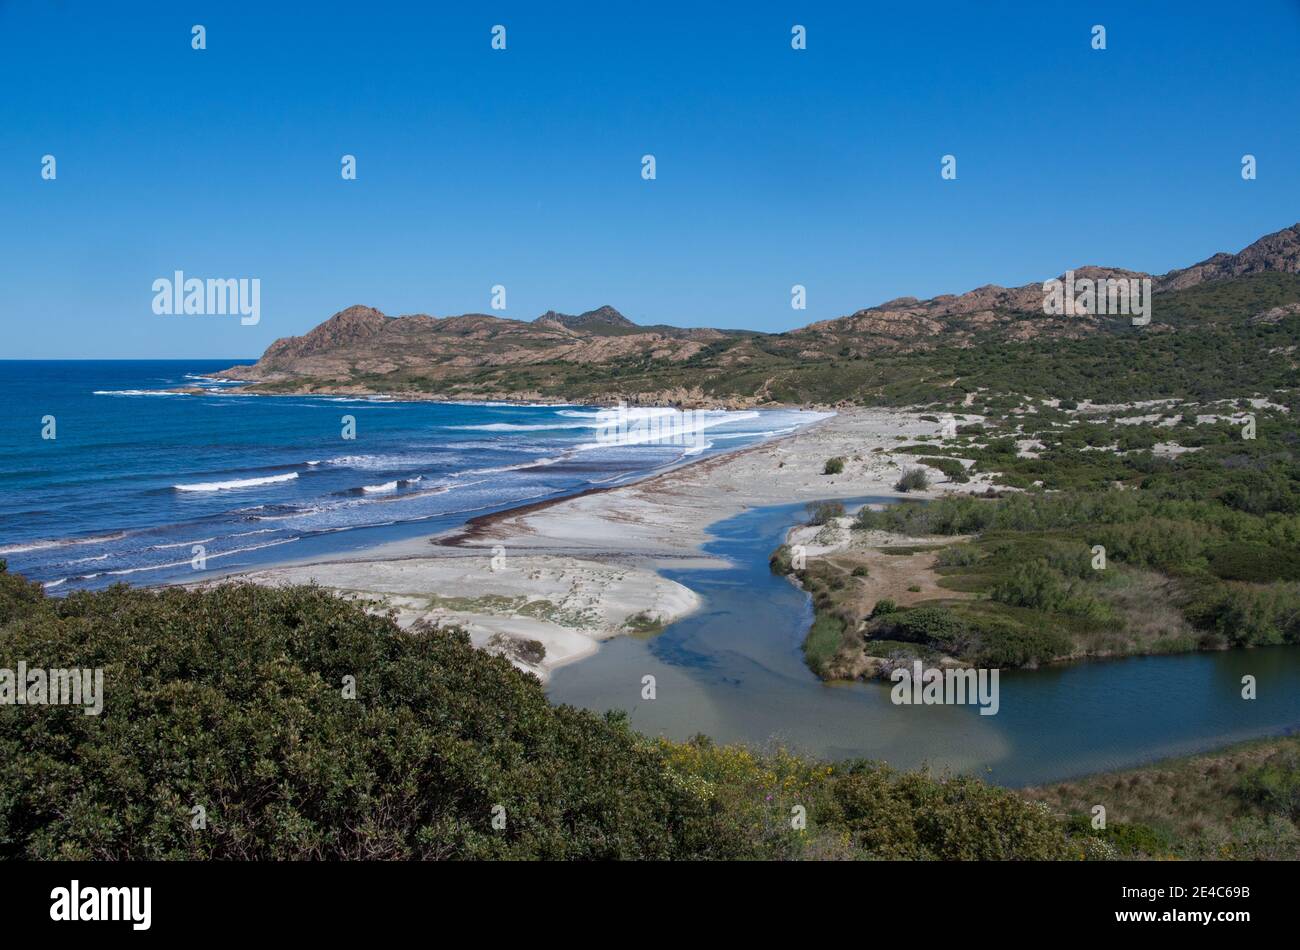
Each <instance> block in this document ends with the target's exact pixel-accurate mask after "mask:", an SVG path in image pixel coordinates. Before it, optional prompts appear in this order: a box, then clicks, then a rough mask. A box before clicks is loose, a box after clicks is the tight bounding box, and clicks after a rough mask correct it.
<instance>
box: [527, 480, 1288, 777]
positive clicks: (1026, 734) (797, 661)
mask: <svg viewBox="0 0 1300 950" xmlns="http://www.w3.org/2000/svg"><path fill="white" fill-rule="evenodd" d="M859 501H870V502H876V501H878V502H889V501H893V499H886V498H869V499H859ZM803 511H804V506H803V505H802V504H799V505H782V506H776V507H768V508H759V509H755V510H752V511H748V512H745V513H744V514H741V515H738V516H736V517H734V518H730V519H728V520H726V521H722V522H719V523H718V524H716V525H714V526H713V527H712V528H711V529H710V532H711V533H712V534H713V535H714V538H715V539H714V540H712V541H710V542H709V543H708V544H706V545H705V550H706V551H707V552H708V553H710V554H713V555H715V556H717V557H720V558H724V559H726V561H728V562H729V566H726V567H720V568H714V569H691V570H664V571H663V572H662V573H663V574H664V575H665V576H666V577H670V578H672V579H673V580H675V581H678V582H679V583H681V584H684V585H686V586H687V587H689V588H691V589H692V590H694V591H696V592H697V593H698V594H699V595H700V596H701V598H702V599H703V600H704V605H703V607H702V608H701V609H700V610H699V611H697V612H696V613H695V614H692V615H691V616H689V617H686V618H684V619H682V620H680V621H678V622H677V623H674V624H672V625H670V626H669V627H667V628H666V629H665V630H664V631H663V633H661V634H659V635H658V636H656V637H653V638H649V639H636V638H633V637H620V638H616V639H614V640H610V641H608V642H606V643H603V644H602V645H601V648H600V650H599V651H598V652H597V653H595V654H594V655H593V656H591V657H589V658H587V659H584V660H581V661H579V662H578V663H575V664H572V665H570V666H565V667H561V668H559V669H557V670H555V671H554V673H553V674H552V677H551V681H550V684H549V687H548V693H549V695H550V697H551V699H552V700H553V701H554V702H557V703H569V704H572V705H574V706H581V707H585V708H588V709H593V710H596V711H599V712H604V711H605V710H607V709H622V710H626V711H627V712H628V713H629V715H630V718H631V722H632V725H633V727H634V728H636V729H638V730H639V731H641V732H644V733H646V734H648V735H656V736H657V735H664V736H667V737H669V738H672V739H686V738H689V737H690V736H692V735H695V734H697V733H703V734H705V735H708V736H710V737H712V738H713V739H715V740H717V741H719V742H743V743H748V744H752V745H756V746H759V747H770V746H772V745H774V744H783V745H785V746H786V747H788V748H790V749H792V750H794V751H797V752H801V753H804V754H807V755H811V756H816V757H819V758H826V759H836V760H838V759H848V758H870V759H877V760H882V761H886V762H888V763H890V764H891V765H894V766H897V767H900V768H917V767H920V766H927V765H928V766H930V767H931V768H932V769H935V770H948V771H952V772H963V773H970V774H974V775H978V776H980V777H982V778H985V779H986V780H988V781H991V782H995V783H997V784H1000V785H1006V786H1010V787H1018V786H1023V785H1033V784H1040V783H1044V782H1051V781H1058V780H1063V779H1068V778H1074V777H1077V776H1080V775H1086V774H1091V773H1095V772H1101V771H1109V770H1114V769H1122V768H1128V767H1132V766H1135V765H1139V764H1142V763H1145V762H1150V761H1153V760H1156V759H1161V758H1166V757H1169V756H1176V755H1187V754H1191V753H1194V752H1200V751H1204V750H1206V749H1211V748H1215V747H1219V746H1223V745H1227V744H1229V743H1232V742H1237V741H1241V740H1244V739H1248V738H1252V737H1256V736H1264V735H1276V734H1280V733H1285V732H1288V731H1290V730H1293V729H1295V728H1297V727H1300V650H1297V649H1294V648H1288V647H1270V648H1261V649H1254V650H1232V651H1222V652H1215V653H1193V654H1180V655H1173V656H1152V657H1133V658H1127V659H1119V660H1108V661H1085V662H1080V663H1075V664H1070V665H1063V666H1058V667H1051V668H1046V669H1040V670H1019V671H1004V672H1003V673H1002V674H1001V677H1000V680H1001V681H1000V707H999V710H998V712H997V714H996V715H992V716H981V715H980V714H979V710H978V708H977V707H976V706H943V705H932V706H925V705H917V706H902V705H894V703H893V702H891V699H890V687H889V686H888V685H887V684H882V683H878V682H872V683H841V684H825V683H822V682H821V681H820V680H818V679H817V677H816V676H814V675H813V674H812V673H811V672H810V671H809V670H808V668H807V667H806V666H805V664H804V661H803V655H802V652H801V650H800V646H801V644H802V641H803V636H804V633H805V631H806V630H807V629H808V626H809V624H811V622H812V606H811V603H810V602H809V598H808V596H807V595H806V594H805V593H804V592H803V591H801V590H799V589H797V588H796V587H794V585H792V584H790V583H789V582H788V581H787V580H785V579H784V578H782V577H778V576H776V575H774V574H772V573H771V571H770V569H769V567H768V557H769V555H770V554H771V552H772V551H773V550H774V549H775V548H776V547H777V546H778V545H779V544H781V542H782V541H783V540H784V537H785V532H786V530H787V529H788V528H789V527H790V526H791V525H792V524H795V523H796V522H799V521H800V520H802V515H803ZM648 675H649V676H654V677H655V698H654V699H643V698H642V691H643V679H642V678H643V677H645V676H648ZM1247 675H1250V676H1254V677H1255V680H1256V685H1257V696H1258V698H1256V699H1252V700H1248V699H1243V698H1242V695H1241V693H1242V677H1244V676H1247Z"/></svg>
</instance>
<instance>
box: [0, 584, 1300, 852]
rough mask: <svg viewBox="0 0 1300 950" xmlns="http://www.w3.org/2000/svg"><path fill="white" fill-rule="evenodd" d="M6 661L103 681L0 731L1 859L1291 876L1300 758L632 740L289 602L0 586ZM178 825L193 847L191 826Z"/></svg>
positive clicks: (257, 591) (422, 650)
mask: <svg viewBox="0 0 1300 950" xmlns="http://www.w3.org/2000/svg"><path fill="white" fill-rule="evenodd" d="M912 613H913V614H914V615H915V613H916V612H915V611H913V612H912ZM887 614H888V611H886V615H887ZM18 659H23V660H25V661H26V662H27V664H28V665H29V667H36V666H44V667H51V666H55V667H83V668H87V667H102V668H103V669H104V681H105V697H104V698H105V702H104V708H103V712H102V714H101V715H99V716H86V715H84V714H83V712H82V711H81V708H80V707H71V706H21V707H20V706H13V705H7V706H0V857H3V858H8V859H15V858H28V859H42V860H45V859H52V860H63V859H89V860H148V859H163V860H169V859H250V858H254V859H304V858H305V859H326V860H330V859H403V858H431V859H436V858H443V859H456V858H460V859H466V858H468V859H474V858H524V859H530V858H546V859H591V858H616V859H633V858H652V859H673V858H679V859H719V860H725V859H800V858H841V859H862V858H877V859H879V858H893V859H942V860H1057V859H1069V860H1077V859H1079V858H1109V857H1115V856H1119V857H1164V856H1168V855H1185V856H1201V855H1204V856H1209V857H1219V858H1252V857H1260V856H1270V857H1295V856H1296V854H1297V845H1296V841H1297V838H1296V832H1295V825H1294V822H1295V821H1296V820H1297V812H1296V808H1297V804H1296V803H1297V791H1296V789H1297V783H1296V774H1297V769H1296V764H1297V755H1298V754H1300V753H1298V752H1297V745H1298V743H1300V740H1295V739H1291V740H1275V741H1274V742H1273V743H1272V744H1271V745H1252V746H1249V747H1245V751H1243V752H1234V751H1232V750H1229V752H1227V753H1220V754H1216V756H1213V757H1202V758H1200V759H1195V760H1187V761H1186V762H1185V763H1173V764H1169V763H1164V764H1161V765H1159V766H1155V767H1152V768H1150V769H1146V770H1139V771H1137V772H1133V773H1125V774H1124V775H1122V776H1098V777H1095V778H1093V779H1089V780H1087V781H1085V782H1075V783H1066V784H1063V785H1059V786H1054V787H1052V788H1050V789H1034V790H1029V791H1028V792H1026V793H1021V792H1015V791H1010V790H1006V789H1001V788H997V787H993V786H988V785H986V784H984V783H982V782H980V781H979V780H978V779H975V778H970V777H952V776H935V775H931V774H929V773H927V772H925V771H915V772H902V771H898V770H895V769H891V768H889V767H888V766H885V765H882V764H879V763H873V762H866V761H851V762H842V763H833V764H832V763H826V762H819V761H815V760H810V759H807V758H804V757H801V756H798V755H794V754H792V753H790V752H788V751H785V750H782V749H779V748H777V749H773V750H771V751H768V752H759V751H755V750H753V749H750V748H745V747H741V746H720V745H715V744H714V743H712V742H711V741H709V740H708V739H707V738H705V737H702V736H701V737H696V738H695V739H693V740H691V741H688V742H670V741H665V740H656V739H651V738H648V737H646V736H643V735H640V734H639V733H637V732H635V731H633V730H632V729H631V728H630V727H629V725H628V722H627V719H626V716H625V715H623V714H621V713H609V714H606V715H604V716H600V715H596V714H594V713H591V712H588V711H585V710H578V709H573V708H572V707H568V706H553V705H551V704H550V703H549V702H548V701H547V699H546V696H545V693H544V692H543V690H542V688H541V684H540V683H538V681H537V680H536V679H535V678H534V677H532V676H531V675H529V674H525V673H522V672H520V671H519V670H517V669H516V668H515V667H513V666H511V665H510V663H509V662H507V661H506V660H505V659H503V658H501V657H498V656H493V655H491V654H489V653H486V652H484V651H481V650H476V649H474V648H473V647H472V646H470V644H469V640H468V638H467V637H466V636H465V634H464V633H462V632H461V631H459V630H456V629H443V628H434V627H421V628H419V629H415V630H409V631H403V630H401V629H400V628H398V627H397V626H396V624H395V623H394V622H393V620H392V619H391V617H389V616H386V615H382V614H377V613H374V612H368V611H367V610H366V609H365V605H362V604H359V603H355V602H347V601H343V600H341V599H339V598H337V597H335V596H334V595H332V594H330V593H328V592H326V591H324V590H321V589H319V588H314V587H284V588H274V589H273V588H266V587H258V586H255V585H249V584H222V585H218V586H215V587H212V588H208V589H204V590H197V591H187V590H181V589H169V590H163V591H159V592H149V591H142V590H133V589H131V588H128V587H126V586H124V585H121V586H117V587H113V588H109V589H107V590H102V591H97V592H76V593H73V594H71V595H69V596H68V597H66V598H61V599H60V598H49V597H46V596H45V595H44V593H43V592H42V590H41V588H40V585H38V584H34V583H29V582H27V581H26V580H24V579H23V578H22V577H19V576H17V575H13V574H9V573H7V572H6V571H4V570H3V563H2V562H0V666H3V667H5V668H9V669H12V668H14V667H15V666H16V663H17V661H18ZM348 676H351V677H355V682H356V693H355V698H346V696H345V694H344V691H343V689H342V685H343V683H344V677H348ZM1170 770H1174V772H1175V776H1176V778H1177V776H1183V775H1185V774H1187V773H1189V772H1190V771H1191V770H1196V771H1198V773H1199V774H1206V775H1211V776H1214V783H1213V784H1212V785H1210V786H1208V787H1207V788H1208V790H1206V789H1201V790H1196V789H1192V790H1190V791H1188V792H1184V793H1183V794H1185V795H1186V796H1187V797H1186V798H1185V799H1181V800H1176V801H1173V802H1171V801H1170V795H1171V793H1172V794H1177V790H1179V789H1187V788H1188V784H1187V783H1186V782H1183V781H1181V780H1176V781H1172V782H1171V781H1165V779H1164V776H1165V775H1166V773H1169V772H1170ZM1220 786H1222V788H1221V789H1220ZM1220 790H1221V791H1222V795H1216V794H1211V792H1217V791H1220ZM1103 792H1104V793H1105V795H1104V797H1098V796H1100V795H1102V793H1103ZM1027 799H1037V800H1038V801H1031V800H1027ZM1095 801H1106V802H1107V803H1108V808H1109V810H1110V813H1111V815H1112V822H1111V824H1110V826H1109V829H1110V830H1109V831H1107V832H1106V833H1098V832H1095V831H1093V830H1092V829H1091V827H1090V826H1089V825H1087V823H1086V822H1083V821H1081V820H1080V818H1079V817H1078V816H1079V814H1081V813H1083V812H1085V811H1086V809H1087V808H1091V806H1092V804H1094V803H1095ZM196 805H199V806H202V807H203V808H204V810H205V812H206V821H207V826H206V828H203V829H195V828H193V827H192V826H191V821H192V817H193V812H192V809H193V808H194V807H195V806H196ZM796 805H798V806H802V807H803V808H804V809H805V810H806V819H807V822H806V827H805V828H803V829H801V830H800V829H796V828H795V827H793V826H792V823H791V818H792V815H793V814H794V811H793V810H794V808H795V806H796ZM496 806H500V807H501V808H502V809H504V811H501V812H498V814H501V815H503V816H504V818H505V825H504V827H501V828H494V826H493V822H492V819H493V814H494V812H493V809H494V808H495V807H496ZM1085 806H1086V807H1085ZM1207 814H1209V815H1211V816H1212V817H1211V820H1209V821H1208V822H1207Z"/></svg>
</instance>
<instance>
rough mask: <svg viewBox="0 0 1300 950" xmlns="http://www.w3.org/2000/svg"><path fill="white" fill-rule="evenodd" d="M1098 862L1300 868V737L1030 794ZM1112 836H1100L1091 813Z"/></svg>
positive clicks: (1247, 745)
mask: <svg viewBox="0 0 1300 950" xmlns="http://www.w3.org/2000/svg"><path fill="white" fill-rule="evenodd" d="M1026 794H1027V795H1028V797H1030V798H1031V799H1033V800H1035V801H1041V802H1043V803H1044V804H1047V805H1049V806H1050V807H1051V808H1052V810H1053V812H1054V813H1056V814H1060V815H1064V816H1065V817H1066V822H1067V827H1068V828H1069V831H1070V835H1071V838H1072V841H1073V842H1074V843H1075V845H1077V846H1079V849H1080V854H1083V853H1084V852H1085V850H1086V851H1087V853H1089V854H1091V856H1093V857H1111V858H1118V859H1132V858H1151V857H1155V858H1181V859H1210V860H1216V859H1219V860H1290V861H1294V860H1296V859H1297V858H1300V830H1298V829H1300V736H1287V737H1283V738H1274V739H1257V740H1253V741H1251V742H1246V743H1242V744H1239V745H1235V746H1231V747H1229V748H1227V749H1221V750H1218V751H1215V752H1209V753H1204V754H1201V755H1195V756H1189V757H1186V758H1180V759H1171V760H1168V761H1164V762H1157V763H1155V764H1153V765H1148V766H1144V767H1142V768H1139V769H1132V770H1129V771H1125V772H1118V773H1106V774H1102V775H1093V776H1089V777H1088V778H1083V779H1076V780H1074V781H1069V782H1061V783H1058V784H1055V785H1050V786H1043V787H1040V788H1033V789H1028V790H1027V791H1026ZM1097 805H1102V806H1103V807H1104V808H1105V809H1106V827H1105V828H1093V808H1094V807H1095V806H1097Z"/></svg>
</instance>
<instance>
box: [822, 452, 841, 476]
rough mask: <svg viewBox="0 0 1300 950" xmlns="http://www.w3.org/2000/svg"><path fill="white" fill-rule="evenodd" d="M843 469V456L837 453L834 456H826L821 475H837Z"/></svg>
mask: <svg viewBox="0 0 1300 950" xmlns="http://www.w3.org/2000/svg"><path fill="white" fill-rule="evenodd" d="M842 471H844V456H842V455H837V456H835V457H834V458H828V459H827V460H826V465H825V467H824V468H823V469H822V474H823V475H838V474H840V473H841V472H842Z"/></svg>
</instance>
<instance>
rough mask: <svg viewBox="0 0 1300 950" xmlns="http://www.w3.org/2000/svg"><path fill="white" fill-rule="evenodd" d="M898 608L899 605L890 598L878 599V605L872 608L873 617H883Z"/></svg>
mask: <svg viewBox="0 0 1300 950" xmlns="http://www.w3.org/2000/svg"><path fill="white" fill-rule="evenodd" d="M897 610H898V605H897V604H896V603H894V602H893V601H892V600H889V599H888V598H884V599H882V600H878V601H876V605H875V606H874V607H872V608H871V617H872V618H873V619H874V618H876V617H883V616H885V615H886V614H892V613H894V612H895V611H897Z"/></svg>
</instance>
